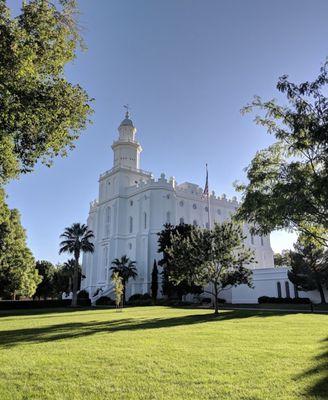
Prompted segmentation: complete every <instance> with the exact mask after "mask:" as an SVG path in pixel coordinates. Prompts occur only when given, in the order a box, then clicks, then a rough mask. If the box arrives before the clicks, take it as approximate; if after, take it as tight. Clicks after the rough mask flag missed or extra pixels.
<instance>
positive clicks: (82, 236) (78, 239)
mask: <svg viewBox="0 0 328 400" xmlns="http://www.w3.org/2000/svg"><path fill="white" fill-rule="evenodd" d="M60 237H61V238H64V240H63V241H62V242H61V243H60V250H59V254H61V253H70V254H73V255H74V260H73V261H71V262H70V263H71V267H72V268H73V280H72V281H73V284H72V292H73V298H72V306H73V307H74V306H76V305H77V291H78V288H79V282H80V280H79V271H80V264H79V259H80V255H81V253H93V252H94V245H93V243H92V240H93V239H94V235H93V232H92V231H91V230H89V229H88V227H87V225H84V224H79V223H74V224H72V226H70V227H67V228H65V231H64V233H63V234H62V235H61V236H60ZM67 268H68V269H69V268H70V265H67Z"/></svg>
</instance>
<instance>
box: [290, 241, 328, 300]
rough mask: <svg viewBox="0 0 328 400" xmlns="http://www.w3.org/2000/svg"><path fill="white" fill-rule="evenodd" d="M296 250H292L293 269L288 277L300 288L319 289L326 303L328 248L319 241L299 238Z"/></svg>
mask: <svg viewBox="0 0 328 400" xmlns="http://www.w3.org/2000/svg"><path fill="white" fill-rule="evenodd" d="M294 248H295V251H291V252H290V261H291V270H290V271H289V272H288V278H289V280H290V281H291V282H293V283H294V284H295V285H296V287H297V288H298V289H299V290H304V291H308V290H318V291H319V294H320V298H321V303H322V304H325V303H326V298H325V293H324V288H328V250H327V249H326V248H324V247H323V246H322V245H320V244H319V243H318V242H315V241H313V240H308V237H307V236H305V235H303V236H301V237H300V238H299V240H298V241H297V243H296V245H294Z"/></svg>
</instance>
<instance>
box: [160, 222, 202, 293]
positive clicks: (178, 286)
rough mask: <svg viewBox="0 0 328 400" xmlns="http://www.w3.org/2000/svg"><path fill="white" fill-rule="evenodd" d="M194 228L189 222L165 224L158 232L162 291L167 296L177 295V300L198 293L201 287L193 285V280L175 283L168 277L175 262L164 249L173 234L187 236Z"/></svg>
mask: <svg viewBox="0 0 328 400" xmlns="http://www.w3.org/2000/svg"><path fill="white" fill-rule="evenodd" d="M195 229H196V227H195V226H194V225H190V224H179V225H171V224H165V225H164V229H163V230H162V231H161V232H159V233H158V252H159V253H162V257H163V258H162V259H161V260H160V261H159V262H158V265H160V266H161V267H162V268H163V271H162V272H161V274H162V292H163V294H164V295H166V296H168V297H171V298H172V297H178V298H179V300H181V299H182V296H185V295H187V294H189V293H192V294H200V293H202V292H203V288H202V287H201V286H199V285H195V284H194V282H188V281H187V280H181V281H179V283H176V282H173V281H171V280H170V279H169V277H170V275H172V273H171V272H173V270H174V269H175V263H174V261H173V260H172V258H171V257H170V255H169V253H168V252H167V251H166V249H167V248H169V247H171V245H172V238H173V236H176V235H179V237H180V238H188V237H190V235H191V233H192V232H193V231H194V230H195Z"/></svg>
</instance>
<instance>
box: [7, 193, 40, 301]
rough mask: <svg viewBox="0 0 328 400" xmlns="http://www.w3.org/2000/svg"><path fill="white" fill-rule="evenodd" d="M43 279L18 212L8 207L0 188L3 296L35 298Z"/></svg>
mask: <svg viewBox="0 0 328 400" xmlns="http://www.w3.org/2000/svg"><path fill="white" fill-rule="evenodd" d="M41 280H42V278H41V277H40V276H39V275H38V271H37V269H36V268H35V260H34V258H33V255H32V253H31V251H30V250H29V248H28V247H27V245H26V234H25V230H24V229H23V227H22V225H21V222H20V216H19V213H18V211H17V210H15V209H13V210H10V209H9V208H8V206H7V204H6V203H5V194H4V191H3V190H1V189H0V296H1V297H11V298H13V299H15V297H16V295H23V296H32V295H33V294H34V293H35V290H36V287H37V285H38V284H39V283H40V282H41Z"/></svg>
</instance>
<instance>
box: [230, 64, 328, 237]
mask: <svg viewBox="0 0 328 400" xmlns="http://www.w3.org/2000/svg"><path fill="white" fill-rule="evenodd" d="M327 83H328V61H327V62H326V63H325V64H324V65H323V67H322V68H321V71H320V74H319V76H318V77H317V78H316V79H315V80H314V81H313V82H304V83H301V84H294V83H292V82H290V81H289V80H288V77H287V76H283V77H281V78H280V80H279V82H278V84H277V89H278V90H279V92H280V93H282V94H283V95H285V96H286V100H287V105H279V104H277V102H276V101H275V100H270V101H266V102H264V101H262V100H261V98H259V97H256V98H255V99H254V101H253V102H252V103H251V104H250V105H249V106H247V107H245V109H244V111H250V110H253V109H254V108H255V109H259V110H262V111H263V112H264V115H261V116H257V117H256V122H257V123H258V124H260V125H263V126H264V127H265V128H266V129H267V131H268V133H269V134H271V135H273V136H274V137H275V139H276V142H275V143H274V144H273V145H271V146H270V147H268V148H267V149H264V150H261V151H259V152H257V154H256V155H255V157H254V159H253V160H252V162H251V164H250V166H249V167H248V168H247V178H248V181H249V182H248V184H247V185H239V186H238V187H237V188H238V189H239V190H240V191H242V192H243V201H242V206H241V207H240V208H239V210H238V213H237V217H238V218H239V219H241V220H246V221H247V222H248V223H250V224H251V225H252V226H253V231H254V232H257V233H260V234H268V233H270V232H271V231H272V230H274V229H280V228H288V229H297V230H299V231H301V232H303V233H306V234H307V235H310V236H313V237H315V238H317V240H320V241H321V243H322V244H325V245H327V231H328V98H327Z"/></svg>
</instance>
